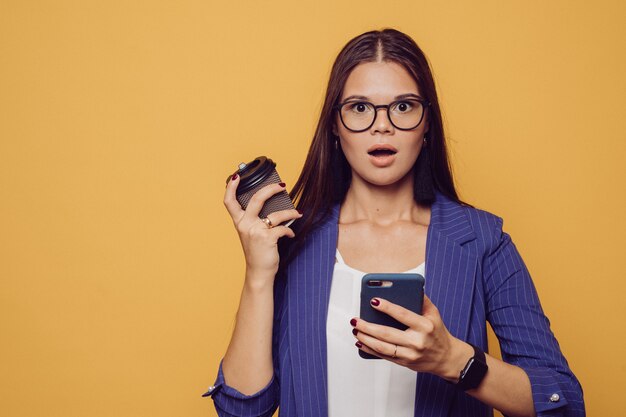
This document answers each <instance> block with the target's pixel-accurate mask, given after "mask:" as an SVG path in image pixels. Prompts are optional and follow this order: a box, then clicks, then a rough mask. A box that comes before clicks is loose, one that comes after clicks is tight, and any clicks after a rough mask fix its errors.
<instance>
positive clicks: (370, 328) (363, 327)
mask: <svg viewBox="0 0 626 417" xmlns="http://www.w3.org/2000/svg"><path fill="white" fill-rule="evenodd" d="M355 320H356V326H354V328H355V329H356V330H357V331H358V333H357V334H356V336H357V338H358V337H359V335H360V334H361V333H363V334H365V335H367V336H370V337H373V338H375V339H376V340H380V341H382V342H386V343H392V344H394V345H398V344H401V345H407V346H408V344H407V341H408V337H407V334H406V333H405V332H404V331H403V330H400V329H396V328H395V327H390V326H383V325H381V324H376V323H370V322H367V321H365V320H363V319H355ZM353 334H354V332H353ZM359 340H360V339H359Z"/></svg>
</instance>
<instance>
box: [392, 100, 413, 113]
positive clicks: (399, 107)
mask: <svg viewBox="0 0 626 417" xmlns="http://www.w3.org/2000/svg"><path fill="white" fill-rule="evenodd" d="M413 107H414V103H412V102H411V101H399V102H397V103H396V104H394V106H393V108H392V109H391V110H392V111H394V112H398V113H408V112H410V111H411V110H413Z"/></svg>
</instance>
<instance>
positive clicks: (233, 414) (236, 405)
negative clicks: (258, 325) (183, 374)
mask: <svg viewBox="0 0 626 417" xmlns="http://www.w3.org/2000/svg"><path fill="white" fill-rule="evenodd" d="M285 290H286V286H285V277H284V276H283V274H281V273H279V274H277V276H276V280H275V281H274V322H273V328H272V356H273V363H274V375H273V376H272V379H271V380H270V381H269V382H268V384H267V385H266V386H265V387H263V388H262V389H261V390H259V391H258V392H256V393H254V394H251V395H245V394H242V393H241V392H239V391H238V390H236V389H235V388H233V387H231V386H229V385H228V384H226V382H225V381H224V373H223V371H222V361H223V358H222V360H220V365H219V369H218V372H217V378H216V379H215V382H214V383H213V385H212V386H210V387H209V389H208V391H207V392H205V393H204V394H202V396H203V397H209V396H210V397H211V398H213V403H214V405H215V410H216V411H217V415H218V416H219V417H271V416H272V415H273V414H274V412H275V411H276V409H277V408H278V404H279V400H280V383H279V377H278V376H279V372H278V364H279V362H280V361H279V359H278V331H279V329H280V318H281V316H282V310H283V300H284V293H285Z"/></svg>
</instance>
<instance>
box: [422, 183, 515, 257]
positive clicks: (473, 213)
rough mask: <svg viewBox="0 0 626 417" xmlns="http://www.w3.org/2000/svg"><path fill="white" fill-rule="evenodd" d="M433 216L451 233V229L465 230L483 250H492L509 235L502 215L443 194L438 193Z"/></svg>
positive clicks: (443, 228) (442, 227) (441, 226)
mask: <svg viewBox="0 0 626 417" xmlns="http://www.w3.org/2000/svg"><path fill="white" fill-rule="evenodd" d="M432 216H433V218H432V219H431V221H434V222H436V223H437V225H438V226H439V227H440V228H441V229H442V230H448V233H449V234H452V233H453V232H452V231H451V230H458V231H459V232H458V233H460V231H463V232H464V234H465V235H466V236H471V239H469V238H468V239H467V240H468V241H470V240H475V241H476V242H477V243H478V246H479V248H482V249H483V250H487V251H490V250H492V249H493V248H494V247H496V246H498V245H499V244H500V243H501V242H502V239H504V238H506V237H507V235H506V233H504V231H503V223H504V220H503V219H502V217H500V216H498V215H496V214H494V213H491V212H489V211H487V210H483V209H479V208H476V207H473V206H471V205H468V204H463V203H459V202H457V201H454V200H452V199H450V198H448V197H446V196H444V195H441V194H437V200H436V202H435V203H434V204H433V207H432Z"/></svg>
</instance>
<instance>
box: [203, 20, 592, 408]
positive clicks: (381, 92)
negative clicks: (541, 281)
mask: <svg viewBox="0 0 626 417" xmlns="http://www.w3.org/2000/svg"><path fill="white" fill-rule="evenodd" d="M238 182H239V178H238V177H237V175H234V176H233V178H232V180H231V181H229V184H228V186H227V188H226V194H225V197H224V204H225V206H226V208H227V210H228V212H229V213H230V215H231V216H232V219H233V222H234V224H235V226H236V229H237V232H238V234H239V237H240V239H241V244H242V246H243V250H244V254H245V259H246V277H245V283H244V288H243V291H242V295H241V301H240V305H239V311H238V313H237V323H236V326H235V330H234V333H233V336H232V339H231V342H230V345H229V347H228V350H227V352H226V354H225V356H224V358H223V360H222V362H221V364H220V367H219V372H218V376H217V380H216V382H215V383H214V385H213V386H212V387H210V389H209V391H208V392H207V393H206V394H205V396H212V398H213V400H214V402H215V407H216V409H217V412H218V414H219V415H220V416H271V415H272V414H273V413H274V411H275V410H276V408H277V407H280V408H279V412H280V415H281V416H311V417H313V416H315V417H320V416H331V417H338V416H339V417H347V416H360V417H363V416H377V417H378V416H387V417H410V416H429V417H430V416H459V417H460V416H464V417H468V416H489V415H492V413H493V412H492V408H496V409H498V410H500V411H501V412H502V413H504V414H506V415H507V416H535V415H538V416H584V415H585V410H584V403H583V397H582V389H581V386H580V384H579V382H578V380H577V379H576V377H575V376H574V374H573V373H572V372H571V370H570V369H569V367H568V364H567V361H566V360H565V358H564V357H563V355H562V354H561V351H560V349H559V345H558V343H557V341H556V339H555V337H554V335H553V333H552V332H551V330H550V326H549V321H548V319H547V318H546V317H545V315H544V314H543V311H542V309H541V306H540V303H539V299H538V297H537V294H536V291H535V288H534V286H533V283H532V281H531V278H530V276H529V274H528V271H527V269H526V267H525V265H524V263H523V261H522V259H521V257H520V255H519V254H518V252H517V250H516V248H515V246H514V244H513V243H512V241H511V239H510V237H509V235H508V234H506V233H505V232H503V231H502V220H501V219H500V218H499V217H496V216H494V215H492V214H489V213H487V212H485V211H481V210H478V209H475V208H473V207H471V206H470V205H468V204H465V203H463V202H461V201H460V200H459V198H458V196H457V193H456V191H455V188H454V182H453V179H452V174H451V170H450V167H449V162H448V157H447V151H446V144H445V136H444V131H443V126H442V120H441V112H440V109H439V103H438V101H437V94H436V91H435V86H434V82H433V78H432V74H431V71H430V68H429V66H428V63H427V60H426V57H425V56H424V54H423V53H422V51H421V50H420V49H419V48H418V46H417V45H416V44H415V42H414V41H413V40H412V39H411V38H410V37H408V36H407V35H405V34H403V33H401V32H398V31H396V30H393V29H385V30H383V31H371V32H367V33H364V34H362V35H360V36H358V37H356V38H354V39H352V40H351V41H350V42H349V43H348V44H347V45H346V46H345V47H344V48H343V50H342V51H341V52H340V53H339V55H338V57H337V59H336V61H335V63H334V65H333V68H332V72H331V76H330V80H329V84H328V89H327V92H326V99H325V102H324V107H323V109H322V112H321V116H320V120H319V123H318V127H317V130H316V132H315V137H314V139H313V142H312V144H311V147H310V150H309V153H308V155H307V159H306V162H305V166H304V168H303V170H302V173H301V175H300V178H299V179H298V181H297V183H296V185H295V186H294V189H293V190H292V192H291V197H292V198H293V199H294V200H295V201H297V208H298V211H296V210H284V211H280V212H275V213H272V214H271V215H269V216H268V218H265V219H260V218H259V217H258V215H259V212H260V210H261V207H262V206H263V203H264V202H265V201H266V200H267V199H268V198H269V197H271V196H272V195H274V194H276V193H278V192H281V191H283V190H284V189H285V184H272V185H268V186H266V187H264V188H263V189H261V190H260V191H258V192H257V193H256V194H255V195H254V197H253V198H252V200H251V201H250V203H249V205H248V207H247V209H246V210H242V208H241V207H240V206H239V204H238V203H237V200H236V199H235V190H236V189H237V184H238ZM291 219H296V221H295V223H294V224H293V230H292V229H291V228H289V227H286V226H281V225H280V224H281V223H283V222H285V221H287V220H291ZM274 225H277V226H274ZM283 237H287V238H288V239H281V238H283ZM366 272H419V273H421V274H422V275H424V276H425V278H426V287H425V292H426V297H425V299H424V308H423V312H422V315H418V314H415V313H413V312H411V311H409V310H406V309H404V308H402V307H400V306H398V305H396V304H393V303H391V302H390V301H388V300H384V299H379V298H374V299H372V300H371V304H372V306H373V307H374V308H376V309H378V310H380V311H381V312H384V313H385V314H388V315H390V316H392V317H394V318H395V319H397V320H398V321H400V322H402V323H404V324H405V325H406V326H408V328H407V329H406V330H405V331H400V330H397V329H394V328H391V327H387V326H381V325H376V324H373V323H368V322H367V321H365V320H363V319H361V318H359V317H358V314H359V289H360V281H361V278H362V276H363V275H364V274H365V273H366ZM487 322H489V323H490V324H491V326H492V327H493V329H494V331H495V333H496V335H497V337H498V339H499V341H500V346H501V351H502V357H503V358H504V361H502V360H499V359H497V358H495V357H492V356H490V355H488V354H486V353H485V352H486V351H487V332H486V323H487ZM357 349H361V350H362V351H364V352H367V353H370V354H372V355H375V356H378V357H380V358H382V360H365V359H362V358H361V357H360V356H359V355H358V352H357Z"/></svg>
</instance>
